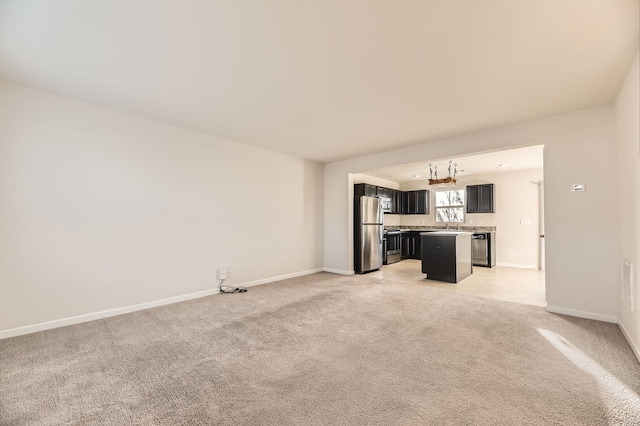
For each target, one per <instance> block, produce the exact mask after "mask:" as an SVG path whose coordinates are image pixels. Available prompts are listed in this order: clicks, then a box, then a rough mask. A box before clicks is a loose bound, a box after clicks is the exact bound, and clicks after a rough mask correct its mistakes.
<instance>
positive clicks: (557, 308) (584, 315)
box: [546, 305, 619, 324]
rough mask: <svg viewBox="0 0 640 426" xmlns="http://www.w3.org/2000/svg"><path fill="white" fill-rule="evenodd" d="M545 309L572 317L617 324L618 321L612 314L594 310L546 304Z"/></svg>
mask: <svg viewBox="0 0 640 426" xmlns="http://www.w3.org/2000/svg"><path fill="white" fill-rule="evenodd" d="M546 311H547V312H552V313H554V314H563V315H569V316H572V317H578V318H586V319H592V320H597V321H603V322H610V323H613V324H618V323H619V321H618V317H614V316H612V315H603V314H597V313H595V312H587V311H579V310H577V309H569V308H562V307H560V306H550V305H547V307H546Z"/></svg>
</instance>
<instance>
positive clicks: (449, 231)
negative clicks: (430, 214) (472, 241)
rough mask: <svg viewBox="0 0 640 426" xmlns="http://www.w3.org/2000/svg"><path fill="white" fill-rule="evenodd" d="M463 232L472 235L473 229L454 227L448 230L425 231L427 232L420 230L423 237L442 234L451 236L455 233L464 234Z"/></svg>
mask: <svg viewBox="0 0 640 426" xmlns="http://www.w3.org/2000/svg"><path fill="white" fill-rule="evenodd" d="M464 234H471V235H473V231H456V230H454V229H449V230H444V229H443V230H438V231H427V232H421V233H420V235H421V236H424V237H438V236H443V235H452V236H456V235H464Z"/></svg>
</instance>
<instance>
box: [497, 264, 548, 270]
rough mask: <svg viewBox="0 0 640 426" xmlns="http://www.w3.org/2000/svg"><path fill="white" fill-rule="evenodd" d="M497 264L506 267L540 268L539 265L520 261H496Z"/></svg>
mask: <svg viewBox="0 0 640 426" xmlns="http://www.w3.org/2000/svg"><path fill="white" fill-rule="evenodd" d="M496 266H502V267H505V268H519V269H538V265H520V264H518V263H503V262H496Z"/></svg>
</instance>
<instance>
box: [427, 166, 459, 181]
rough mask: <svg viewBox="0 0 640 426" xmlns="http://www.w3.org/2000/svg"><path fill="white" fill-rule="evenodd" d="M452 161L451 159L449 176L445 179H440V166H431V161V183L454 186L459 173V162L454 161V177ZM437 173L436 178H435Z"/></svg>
mask: <svg viewBox="0 0 640 426" xmlns="http://www.w3.org/2000/svg"><path fill="white" fill-rule="evenodd" d="M451 163H452V161H451V160H449V169H448V170H449V176H447V177H446V178H444V179H438V166H435V167H434V168H433V169H432V168H431V163H429V185H433V186H454V185H455V184H456V182H457V180H456V175H457V174H458V163H453V177H451ZM434 175H435V179H434V178H433V177H434Z"/></svg>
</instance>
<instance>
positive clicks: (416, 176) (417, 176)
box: [413, 175, 421, 178]
mask: <svg viewBox="0 0 640 426" xmlns="http://www.w3.org/2000/svg"><path fill="white" fill-rule="evenodd" d="M420 176H421V175H413V177H414V178H419V177H420Z"/></svg>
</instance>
